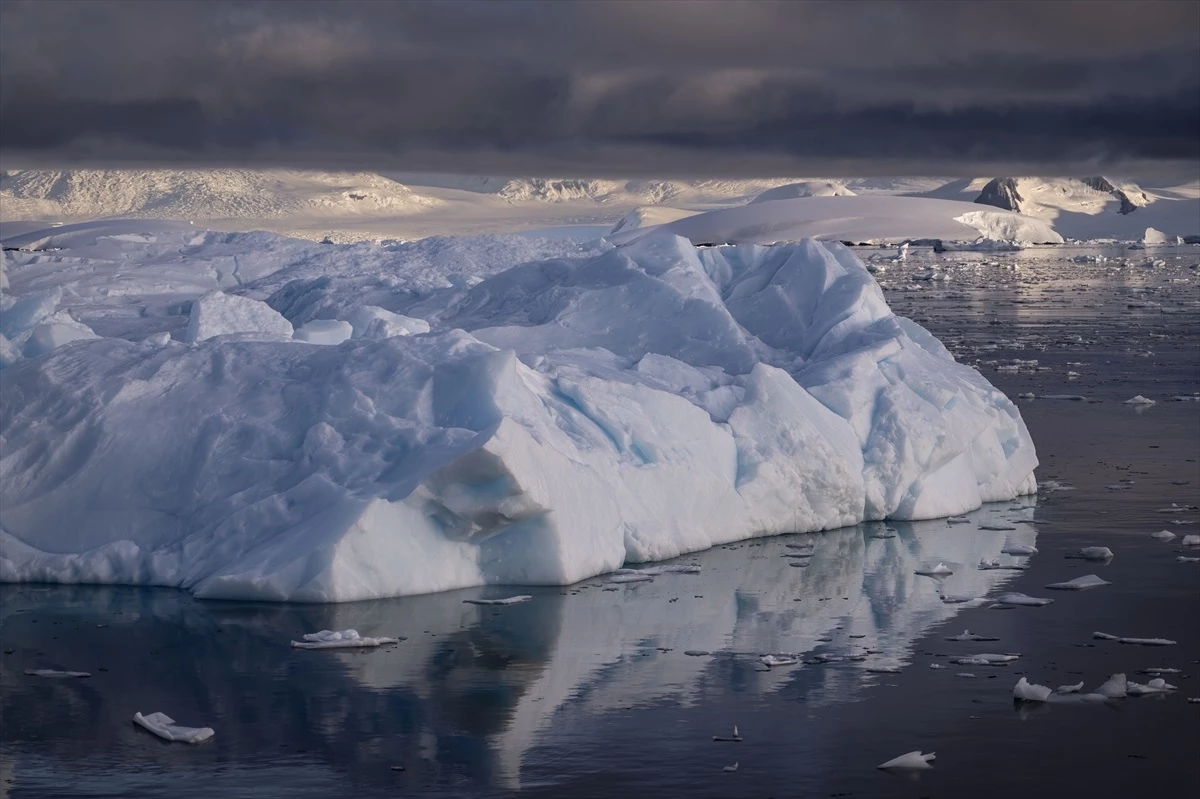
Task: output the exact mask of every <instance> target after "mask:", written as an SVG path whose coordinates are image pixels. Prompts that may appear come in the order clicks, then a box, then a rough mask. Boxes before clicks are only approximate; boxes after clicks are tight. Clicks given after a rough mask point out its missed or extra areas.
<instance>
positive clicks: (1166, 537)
mask: <svg viewBox="0 0 1200 799" xmlns="http://www.w3.org/2000/svg"><path fill="white" fill-rule="evenodd" d="M1150 537H1151V538H1153V539H1154V540H1155V541H1172V540H1174V538H1175V534H1174V533H1172V532H1171V531H1170V530H1159V531H1158V532H1157V533H1151V534H1150Z"/></svg>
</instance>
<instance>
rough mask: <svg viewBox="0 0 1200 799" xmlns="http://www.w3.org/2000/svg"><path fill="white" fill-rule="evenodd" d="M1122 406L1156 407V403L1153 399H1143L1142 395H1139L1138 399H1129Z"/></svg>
mask: <svg viewBox="0 0 1200 799" xmlns="http://www.w3.org/2000/svg"><path fill="white" fill-rule="evenodd" d="M1121 404H1122V405H1154V404H1155V402H1154V400H1152V399H1147V398H1146V397H1143V396H1142V395H1141V394H1138V395H1137V396H1136V397H1133V398H1131V399H1127V400H1125V401H1124V402H1123V403H1121Z"/></svg>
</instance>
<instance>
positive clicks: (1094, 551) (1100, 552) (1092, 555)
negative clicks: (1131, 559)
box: [1067, 547, 1113, 560]
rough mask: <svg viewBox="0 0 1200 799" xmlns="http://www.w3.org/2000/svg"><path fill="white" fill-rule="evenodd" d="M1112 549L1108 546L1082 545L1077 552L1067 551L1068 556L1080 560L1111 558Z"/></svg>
mask: <svg viewBox="0 0 1200 799" xmlns="http://www.w3.org/2000/svg"><path fill="white" fill-rule="evenodd" d="M1112 556H1113V551H1112V550H1111V549H1109V548H1108V547H1084V548H1083V549H1080V550H1079V551H1078V552H1068V553H1067V557H1068V558H1079V559H1081V560H1112Z"/></svg>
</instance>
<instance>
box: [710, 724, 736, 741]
mask: <svg viewBox="0 0 1200 799" xmlns="http://www.w3.org/2000/svg"><path fill="white" fill-rule="evenodd" d="M712 739H713V740H714V741H725V742H728V743H741V742H742V734H741V733H740V732H738V728H737V725H736V724H734V725H733V735H731V736H729V737H728V738H725V737H723V736H720V735H714V736H713V737H712Z"/></svg>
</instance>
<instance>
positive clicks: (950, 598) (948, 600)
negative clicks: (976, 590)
mask: <svg viewBox="0 0 1200 799" xmlns="http://www.w3.org/2000/svg"><path fill="white" fill-rule="evenodd" d="M940 597H941V600H942V602H943V603H944V604H946V605H965V604H968V603H971V602H975V603H982V602H984V601H985V600H984V598H983V597H979V596H975V595H974V594H947V593H945V592H942V593H941V594H940Z"/></svg>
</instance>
